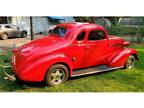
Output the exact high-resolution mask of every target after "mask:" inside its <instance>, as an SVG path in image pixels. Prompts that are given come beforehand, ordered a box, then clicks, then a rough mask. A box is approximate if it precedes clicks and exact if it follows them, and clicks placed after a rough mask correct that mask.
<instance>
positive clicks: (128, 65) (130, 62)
mask: <svg viewBox="0 0 144 108" xmlns="http://www.w3.org/2000/svg"><path fill="white" fill-rule="evenodd" d="M133 66H134V57H133V56H131V57H129V58H128V60H127V67H128V68H132V67H133Z"/></svg>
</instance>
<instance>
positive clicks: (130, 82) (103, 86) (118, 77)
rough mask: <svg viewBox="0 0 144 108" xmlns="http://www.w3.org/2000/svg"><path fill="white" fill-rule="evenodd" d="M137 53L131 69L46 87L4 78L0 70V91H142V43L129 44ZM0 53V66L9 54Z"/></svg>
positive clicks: (143, 52) (73, 79) (143, 86)
mask: <svg viewBox="0 0 144 108" xmlns="http://www.w3.org/2000/svg"><path fill="white" fill-rule="evenodd" d="M130 47H132V48H135V49H136V50H137V51H138V53H139V61H138V62H136V66H135V68H133V69H119V70H116V71H110V72H105V73H101V74H93V75H88V76H83V77H76V78H72V79H70V80H69V81H67V82H66V83H64V84H61V85H59V86H56V87H47V86H46V85H44V84H42V83H28V84H25V85H23V84H17V83H16V82H11V81H9V80H5V79H3V78H4V74H3V73H2V69H1V70H0V91H1V92H10V91H13V92H144V44H141V45H131V46H130ZM10 55H11V54H10V53H9V52H8V53H7V54H6V55H0V66H2V65H4V62H3V60H4V59H5V58H6V57H8V56H10Z"/></svg>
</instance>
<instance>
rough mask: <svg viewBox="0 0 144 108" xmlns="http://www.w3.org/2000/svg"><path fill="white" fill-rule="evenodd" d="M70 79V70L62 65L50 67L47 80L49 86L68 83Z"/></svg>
mask: <svg viewBox="0 0 144 108" xmlns="http://www.w3.org/2000/svg"><path fill="white" fill-rule="evenodd" d="M68 77H69V71H68V68H67V67H66V66H65V65H62V64H56V65H53V66H51V67H50V69H49V70H48V72H47V74H46V77H45V79H46V83H47V85H48V86H56V85H59V84H61V83H64V82H65V81H67V80H68Z"/></svg>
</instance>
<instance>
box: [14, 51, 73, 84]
mask: <svg viewBox="0 0 144 108" xmlns="http://www.w3.org/2000/svg"><path fill="white" fill-rule="evenodd" d="M56 63H64V64H67V66H68V67H69V71H70V75H71V74H72V68H73V65H72V62H71V60H70V59H69V57H67V56H66V55H65V54H63V53H60V54H51V55H48V56H45V57H42V58H39V59H37V60H36V61H34V62H30V63H28V64H26V65H25V64H24V65H25V68H23V70H21V72H18V73H17V74H18V77H19V78H20V79H22V80H24V81H42V80H43V79H44V77H45V74H46V72H47V70H48V69H49V68H50V66H52V65H53V64H56Z"/></svg>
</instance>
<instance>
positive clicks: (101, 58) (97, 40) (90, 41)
mask: <svg viewBox="0 0 144 108" xmlns="http://www.w3.org/2000/svg"><path fill="white" fill-rule="evenodd" d="M107 51H108V40H107V38H106V34H105V32H104V31H103V30H90V31H89V33H88V36H87V42H86V43H85V48H84V58H83V65H82V67H83V68H84V67H90V66H96V65H101V64H104V63H105V62H106V54H107Z"/></svg>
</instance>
